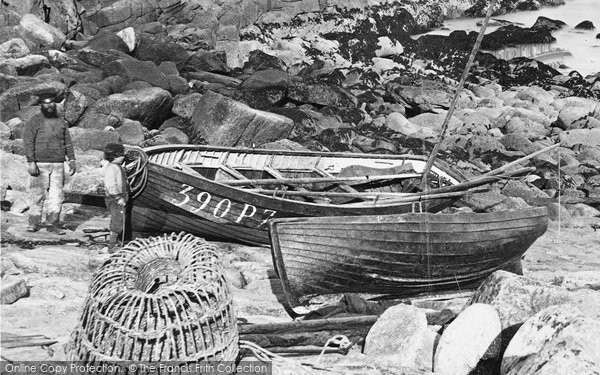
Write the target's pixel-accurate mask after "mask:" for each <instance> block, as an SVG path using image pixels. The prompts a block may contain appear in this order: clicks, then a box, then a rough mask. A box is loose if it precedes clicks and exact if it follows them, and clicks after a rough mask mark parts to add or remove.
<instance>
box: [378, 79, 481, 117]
mask: <svg viewBox="0 0 600 375" xmlns="http://www.w3.org/2000/svg"><path fill="white" fill-rule="evenodd" d="M386 90H387V92H388V93H389V95H390V96H391V97H392V98H393V99H394V100H395V101H396V102H397V103H401V104H405V105H407V106H410V107H412V108H413V109H414V110H416V111H418V112H419V113H422V112H435V111H437V110H440V109H448V108H450V102H451V101H452V97H453V96H454V92H453V91H451V90H449V89H448V87H446V85H443V84H441V83H440V82H436V81H429V80H423V82H422V85H421V86H410V85H402V84H398V83H394V82H392V83H389V84H387V85H386ZM475 106H476V100H475V98H474V95H473V93H472V92H470V91H469V90H463V91H461V93H460V95H459V99H458V101H457V106H456V108H457V109H464V108H474V107H475Z"/></svg>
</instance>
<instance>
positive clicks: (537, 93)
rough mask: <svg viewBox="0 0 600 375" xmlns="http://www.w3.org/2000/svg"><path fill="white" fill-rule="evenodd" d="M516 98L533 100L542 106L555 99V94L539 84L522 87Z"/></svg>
mask: <svg viewBox="0 0 600 375" xmlns="http://www.w3.org/2000/svg"><path fill="white" fill-rule="evenodd" d="M515 98H516V99H520V100H525V101H528V102H532V103H534V104H536V105H538V106H539V107H540V108H543V107H547V106H549V105H550V104H552V102H553V101H554V95H552V93H551V92H550V91H546V90H544V89H543V88H541V87H539V86H526V87H520V88H519V89H518V91H517V95H515Z"/></svg>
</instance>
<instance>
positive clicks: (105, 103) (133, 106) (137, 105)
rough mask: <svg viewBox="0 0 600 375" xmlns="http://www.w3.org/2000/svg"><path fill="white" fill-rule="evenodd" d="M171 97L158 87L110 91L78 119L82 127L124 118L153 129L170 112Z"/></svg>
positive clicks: (117, 123)
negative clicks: (118, 92) (116, 92)
mask: <svg viewBox="0 0 600 375" xmlns="http://www.w3.org/2000/svg"><path fill="white" fill-rule="evenodd" d="M172 106H173V98H172V97H171V95H170V94H169V92H168V91H165V90H163V89H160V88H158V87H152V88H147V89H142V90H135V91H133V90H132V91H127V92H124V93H121V94H113V95H109V96H107V97H105V98H102V99H100V100H98V101H96V102H95V103H94V104H92V105H91V106H90V107H89V108H88V109H87V110H86V111H85V113H84V114H83V117H82V118H81V120H80V122H79V126H80V127H82V128H92V129H104V128H105V127H106V126H112V127H113V128H116V127H118V126H120V125H121V123H122V122H123V119H126V118H127V119H131V120H136V121H139V122H140V123H141V124H142V125H143V126H144V127H146V128H148V129H156V128H157V127H159V126H160V124H162V123H163V121H164V120H165V118H166V117H168V116H169V113H170V111H171V107H172Z"/></svg>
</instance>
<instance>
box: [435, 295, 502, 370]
mask: <svg viewBox="0 0 600 375" xmlns="http://www.w3.org/2000/svg"><path fill="white" fill-rule="evenodd" d="M501 331H502V325H501V323H500V318H499V317H498V313H497V312H496V310H495V309H494V307H493V306H490V305H486V304H482V303H476V304H473V305H470V306H469V307H467V308H466V309H465V310H464V311H463V312H461V313H460V314H459V315H458V317H456V319H454V320H453V321H452V323H450V325H449V326H448V327H446V329H444V332H443V333H442V337H441V339H440V342H439V343H438V346H437V349H436V352H435V357H434V370H435V373H439V374H448V375H468V374H470V373H471V372H472V371H474V370H475V369H478V370H479V371H482V369H483V368H485V367H484V366H485V365H484V364H483V363H482V360H484V361H485V360H488V359H490V360H491V361H490V362H494V359H495V358H496V357H497V356H499V354H500V346H501V345H500V344H501V337H500V333H501ZM480 362H481V363H480ZM491 366H493V363H491Z"/></svg>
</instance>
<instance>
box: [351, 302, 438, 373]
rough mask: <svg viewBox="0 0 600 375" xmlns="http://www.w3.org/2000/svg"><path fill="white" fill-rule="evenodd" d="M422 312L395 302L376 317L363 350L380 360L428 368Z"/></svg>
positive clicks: (429, 352) (426, 332)
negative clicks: (394, 304)
mask: <svg viewBox="0 0 600 375" xmlns="http://www.w3.org/2000/svg"><path fill="white" fill-rule="evenodd" d="M429 333H430V331H429V330H428V328H427V317H426V316H425V312H424V310H422V309H419V308H418V307H414V306H411V305H405V304H399V305H396V306H392V307H390V308H388V309H387V310H386V311H385V312H384V313H383V314H381V316H380V317H379V318H378V319H377V322H375V324H374V325H373V326H372V327H371V329H370V330H369V333H368V334H367V337H366V338H365V344H364V349H363V351H364V353H365V354H366V355H368V356H370V357H375V358H378V359H379V360H380V361H381V362H385V363H389V364H393V365H397V366H406V367H411V368H416V369H421V370H431V367H432V363H431V358H432V354H433V353H432V348H433V345H431V344H432V343H430V342H428V340H427V338H428V337H429Z"/></svg>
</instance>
